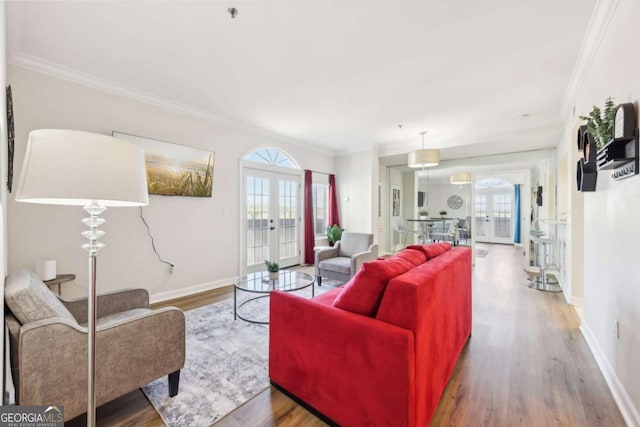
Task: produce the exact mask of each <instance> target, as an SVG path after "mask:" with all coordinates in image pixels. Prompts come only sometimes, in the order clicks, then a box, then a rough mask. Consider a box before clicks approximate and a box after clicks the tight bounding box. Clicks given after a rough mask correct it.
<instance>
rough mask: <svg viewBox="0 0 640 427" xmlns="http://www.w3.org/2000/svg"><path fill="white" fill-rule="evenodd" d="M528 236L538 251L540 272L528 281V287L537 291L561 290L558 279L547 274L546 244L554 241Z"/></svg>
mask: <svg viewBox="0 0 640 427" xmlns="http://www.w3.org/2000/svg"><path fill="white" fill-rule="evenodd" d="M530 238H531V241H532V242H533V243H534V244H535V245H536V251H537V252H538V253H540V260H539V267H540V274H539V275H538V277H536V278H535V279H534V280H532V281H531V283H529V287H530V288H532V289H537V290H539V291H547V292H561V291H562V288H561V287H560V285H558V281H557V280H555V279H553V278H551V277H549V276H548V275H547V246H549V245H553V244H554V243H555V241H554V240H553V239H545V238H543V237H538V236H531V237H530Z"/></svg>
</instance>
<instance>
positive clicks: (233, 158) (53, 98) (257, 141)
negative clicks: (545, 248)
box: [8, 67, 344, 300]
mask: <svg viewBox="0 0 640 427" xmlns="http://www.w3.org/2000/svg"><path fill="white" fill-rule="evenodd" d="M9 82H10V83H11V85H12V87H13V94H14V111H15V117H16V160H15V165H16V168H15V172H14V176H18V177H19V175H20V169H21V165H22V161H23V156H24V151H25V147H26V142H27V136H28V133H29V131H31V130H34V129H40V128H68V129H79V130H86V131H91V132H97V133H103V134H108V135H110V134H111V132H112V131H113V130H117V131H121V132H124V133H130V134H134V135H139V136H144V137H148V138H154V139H158V140H162V141H168V142H175V143H180V144H184V145H188V146H193V147H198V148H205V149H209V150H213V151H215V155H216V158H215V169H214V181H213V197H212V198H192V197H163V196H151V202H150V205H149V206H148V207H145V208H144V212H145V217H146V219H147V221H148V223H149V225H150V227H151V232H152V233H153V236H154V237H155V242H156V247H157V248H158V250H159V252H160V254H161V255H162V256H163V257H164V258H165V259H167V260H169V261H171V262H172V263H174V264H175V265H176V267H175V272H174V273H173V274H169V272H168V268H167V266H166V265H164V264H160V263H159V262H158V261H157V259H156V256H155V254H154V253H153V251H152V249H151V242H150V240H149V238H148V236H147V234H146V229H145V227H144V225H143V224H142V222H141V220H140V218H139V216H138V210H137V209H135V208H112V209H110V210H108V211H107V212H106V213H105V214H104V217H105V218H106V219H107V223H106V224H105V225H104V226H103V227H102V229H103V230H105V231H106V232H107V234H106V236H105V237H104V238H103V241H104V242H105V243H106V244H107V247H106V248H105V249H103V250H102V251H101V252H100V254H99V256H98V288H99V291H100V292H104V291H108V290H113V289H120V288H124V287H132V286H135V287H144V288H146V289H148V290H149V291H150V293H151V294H152V298H153V299H156V300H157V299H163V298H170V297H175V296H177V295H179V294H182V293H188V292H191V291H194V290H197V289H205V288H211V287H215V286H219V285H225V284H229V283H232V280H233V277H234V276H236V275H237V274H238V268H239V265H238V264H239V263H238V253H239V228H238V227H239V223H240V212H239V205H240V203H239V196H240V188H239V182H240V180H239V173H240V172H239V167H240V166H239V165H240V159H241V157H242V156H243V155H244V154H246V153H247V152H248V151H250V150H251V149H253V148H256V147H261V146H273V147H277V148H280V149H283V150H284V151H286V152H287V153H289V154H291V155H292V156H293V157H294V158H295V159H296V160H297V161H298V163H299V164H300V166H301V167H302V168H303V169H311V170H317V171H322V172H328V173H331V172H333V156H331V155H330V154H327V153H324V152H321V151H314V150H310V149H307V148H304V147H303V146H302V145H301V144H292V143H288V142H283V141H280V140H276V139H269V138H267V137H265V136H263V135H259V134H256V133H253V132H251V131H247V130H240V129H237V128H232V127H229V126H225V125H219V124H215V123H212V122H207V121H203V120H200V119H196V118H192V117H189V116H186V115H181V114H176V113H173V112H170V111H167V110H165V109H162V108H157V107H154V106H150V105H147V104H143V103H140V102H137V101H133V100H130V99H126V98H122V97H119V96H116V95H111V94H107V93H104V92H101V91H98V90H95V89H92V88H88V87H85V86H81V85H78V84H75V83H70V82H67V81H63V80H59V79H56V78H53V77H50V76H46V75H43V74H39V73H36V72H32V71H27V70H24V69H21V68H17V67H10V68H9ZM79 179H81V177H79ZM336 180H338V182H340V181H344V179H343V178H342V177H341V176H339V175H337V176H336ZM84 216H85V214H84V211H83V210H82V209H80V208H73V207H60V206H45V205H31V204H25V203H16V202H15V201H13V199H10V200H9V206H8V223H9V232H8V243H9V271H14V270H16V269H19V268H22V267H26V268H33V265H34V262H35V260H36V259H38V258H43V257H44V258H54V259H56V260H57V261H58V272H60V273H76V275H77V276H78V279H77V280H76V282H75V283H72V284H64V285H62V288H63V296H67V297H69V296H78V295H84V294H85V289H86V282H87V261H86V254H85V252H84V251H83V250H82V249H80V245H81V244H82V243H83V241H84V238H83V237H82V236H80V232H81V231H82V230H83V228H84V226H83V225H82V224H81V223H80V219H81V218H83V217H84Z"/></svg>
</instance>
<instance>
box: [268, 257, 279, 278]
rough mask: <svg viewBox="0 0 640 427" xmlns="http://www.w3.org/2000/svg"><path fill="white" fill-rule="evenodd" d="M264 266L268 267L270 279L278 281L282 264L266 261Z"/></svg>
mask: <svg viewBox="0 0 640 427" xmlns="http://www.w3.org/2000/svg"><path fill="white" fill-rule="evenodd" d="M264 264H265V265H266V266H267V271H269V279H270V280H278V272H279V271H280V264H278V263H277V262H275V261H265V262H264Z"/></svg>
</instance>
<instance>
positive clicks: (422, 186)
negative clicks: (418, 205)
mask: <svg viewBox="0 0 640 427" xmlns="http://www.w3.org/2000/svg"><path fill="white" fill-rule="evenodd" d="M418 189H419V190H420V191H424V192H425V205H424V207H423V209H426V210H427V211H428V212H429V217H430V218H438V217H439V216H440V214H439V213H438V212H440V211H442V210H445V211H447V218H460V219H464V218H466V217H467V216H473V212H472V209H471V185H470V184H465V185H454V184H441V183H438V184H434V183H429V187H428V188H427V182H426V180H424V179H420V183H419V185H418ZM454 194H455V195H458V196H460V197H462V199H463V200H464V204H463V205H462V207H461V208H460V209H451V208H450V207H449V206H447V199H448V198H449V197H450V196H453V195H454ZM427 200H428V205H427Z"/></svg>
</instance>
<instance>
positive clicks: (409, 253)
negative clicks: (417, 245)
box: [392, 248, 427, 267]
mask: <svg viewBox="0 0 640 427" xmlns="http://www.w3.org/2000/svg"><path fill="white" fill-rule="evenodd" d="M392 258H402V259H404V260H406V261H409V262H410V263H411V265H413V266H414V267H417V266H418V265H420V264H423V263H424V262H425V261H427V256H426V255H425V253H424V252H423V251H421V250H419V249H411V248H407V249H405V250H403V251H400V252H398V253H397V254H395V255H394V256H393V257H392Z"/></svg>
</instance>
